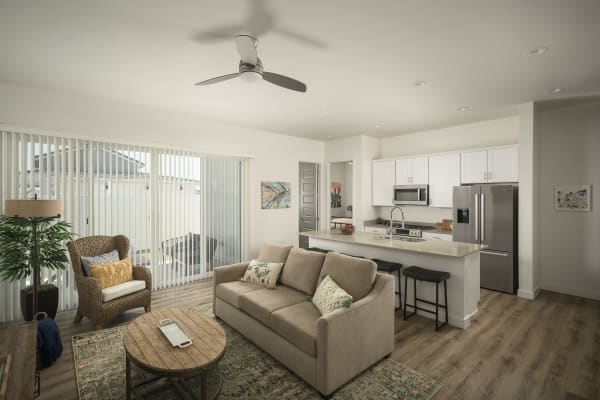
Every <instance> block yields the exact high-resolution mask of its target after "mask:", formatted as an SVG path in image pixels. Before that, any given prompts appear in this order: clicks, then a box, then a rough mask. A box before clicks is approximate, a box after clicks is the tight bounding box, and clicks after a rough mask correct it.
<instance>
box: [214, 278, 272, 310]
mask: <svg viewBox="0 0 600 400" xmlns="http://www.w3.org/2000/svg"><path fill="white" fill-rule="evenodd" d="M264 288H265V287H264V286H262V285H259V284H257V283H247V282H242V281H232V282H225V283H220V284H218V285H217V287H216V289H215V292H216V295H217V297H218V298H220V299H221V300H223V301H226V302H227V303H229V304H231V305H232V306H234V307H236V308H240V302H239V299H240V296H241V295H243V294H244V293H248V292H252V291H253V290H260V289H264Z"/></svg>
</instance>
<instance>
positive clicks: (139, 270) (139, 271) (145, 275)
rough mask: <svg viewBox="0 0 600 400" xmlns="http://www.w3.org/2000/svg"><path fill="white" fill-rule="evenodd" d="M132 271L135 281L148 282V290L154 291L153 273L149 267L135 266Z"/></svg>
mask: <svg viewBox="0 0 600 400" xmlns="http://www.w3.org/2000/svg"><path fill="white" fill-rule="evenodd" d="M132 271H133V279H134V280H136V281H146V289H148V290H152V272H150V270H149V269H148V268H147V267H143V266H135V267H133V268H132Z"/></svg>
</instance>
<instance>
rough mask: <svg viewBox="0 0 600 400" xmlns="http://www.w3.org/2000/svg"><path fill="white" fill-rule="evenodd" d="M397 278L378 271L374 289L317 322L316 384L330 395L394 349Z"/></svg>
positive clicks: (323, 392) (322, 391)
mask: <svg viewBox="0 0 600 400" xmlns="http://www.w3.org/2000/svg"><path fill="white" fill-rule="evenodd" d="M394 292H395V279H394V277H393V276H391V275H387V274H377V278H376V280H375V284H374V286H373V289H372V290H371V292H370V293H369V294H368V295H367V296H366V297H364V298H362V299H360V300H359V301H357V302H356V303H354V304H352V306H351V307H350V308H341V309H338V310H335V311H333V312H331V313H328V314H325V315H323V316H322V317H321V318H320V319H319V321H318V323H317V386H318V389H319V391H320V392H321V393H322V394H324V395H328V394H330V393H332V392H333V391H334V390H335V389H337V388H338V387H340V386H341V385H343V384H344V383H346V382H347V381H349V380H350V379H352V378H353V377H354V376H356V375H357V374H359V373H361V372H362V371H364V370H365V369H366V368H368V367H370V366H371V365H373V364H374V363H375V362H377V361H378V360H380V359H381V358H383V357H385V356H386V355H388V354H391V352H392V351H393V350H394V318H395V314H394V300H395V299H394V296H395V294H394Z"/></svg>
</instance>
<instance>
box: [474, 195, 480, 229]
mask: <svg viewBox="0 0 600 400" xmlns="http://www.w3.org/2000/svg"><path fill="white" fill-rule="evenodd" d="M475 240H479V195H478V194H477V193H475Z"/></svg>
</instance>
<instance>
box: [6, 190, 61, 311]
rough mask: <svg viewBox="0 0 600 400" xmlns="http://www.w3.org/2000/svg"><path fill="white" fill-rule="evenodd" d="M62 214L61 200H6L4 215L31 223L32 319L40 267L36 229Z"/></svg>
mask: <svg viewBox="0 0 600 400" xmlns="http://www.w3.org/2000/svg"><path fill="white" fill-rule="evenodd" d="M62 213H63V202H62V200H38V199H37V195H36V196H35V199H34V200H6V201H5V202H4V215H6V216H9V217H15V218H23V219H26V220H28V221H29V222H30V223H31V228H32V232H33V249H31V251H33V302H32V303H33V317H34V318H35V315H36V314H37V307H38V287H39V285H40V266H39V264H38V259H37V229H38V225H39V223H40V222H41V221H45V220H48V219H54V218H60V216H61V214H62Z"/></svg>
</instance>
